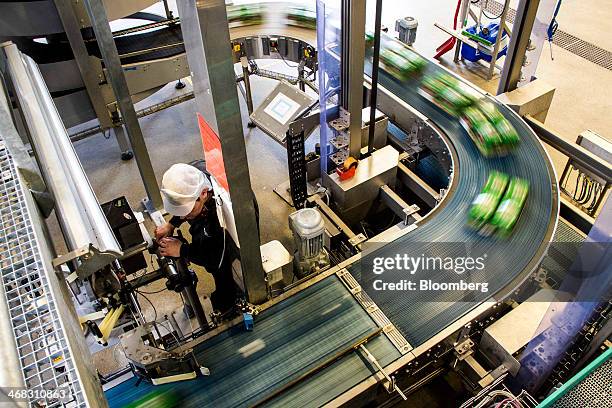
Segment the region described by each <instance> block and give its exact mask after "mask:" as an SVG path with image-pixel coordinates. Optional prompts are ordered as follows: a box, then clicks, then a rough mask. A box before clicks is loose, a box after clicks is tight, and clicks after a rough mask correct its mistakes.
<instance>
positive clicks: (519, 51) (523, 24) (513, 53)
mask: <svg viewBox="0 0 612 408" xmlns="http://www.w3.org/2000/svg"><path fill="white" fill-rule="evenodd" d="M539 5H540V0H521V1H520V3H519V6H518V9H517V11H516V17H515V18H514V24H513V25H512V36H511V37H510V44H509V45H508V54H507V55H506V61H505V62H504V68H503V69H502V73H501V79H500V80H499V86H498V88H497V94H498V95H499V94H503V93H504V92H510V91H513V90H515V89H516V88H517V84H518V83H519V82H520V80H521V69H522V68H523V61H524V59H525V53H526V52H527V47H528V46H529V38H530V37H531V32H532V30H533V23H534V21H535V19H536V15H537V13H538V6H539ZM502 21H504V20H503V19H502ZM500 32H501V30H500Z"/></svg>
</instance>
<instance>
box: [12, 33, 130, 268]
mask: <svg viewBox="0 0 612 408" xmlns="http://www.w3.org/2000/svg"><path fill="white" fill-rule="evenodd" d="M2 48H3V50H4V52H5V53H6V56H7V65H8V67H9V70H10V73H11V76H12V78H13V82H14V84H15V92H16V95H17V98H18V100H19V104H20V105H21V109H22V111H23V114H24V117H25V121H26V123H27V124H28V127H29V132H30V137H31V139H32V140H31V142H32V147H33V149H34V151H35V153H36V156H37V158H38V162H39V164H40V166H41V171H42V173H43V177H44V179H45V181H46V183H47V186H48V187H49V189H50V190H51V192H52V193H53V195H54V196H55V199H56V207H55V210H56V211H57V215H58V219H59V221H60V225H61V228H62V233H63V235H64V237H65V239H66V244H67V246H68V250H69V251H84V252H82V253H81V252H79V253H78V254H77V256H81V255H82V261H83V263H82V264H81V268H82V270H83V272H82V273H83V274H84V275H85V276H86V275H87V273H91V272H93V271H95V270H98V269H100V268H101V267H103V266H104V265H106V264H108V263H110V262H112V260H113V259H115V258H116V257H118V256H120V255H121V248H120V246H119V243H118V242H117V239H116V238H115V235H114V234H113V231H112V230H111V227H110V225H109V224H108V221H107V219H106V217H105V216H104V214H103V213H102V209H101V208H100V205H99V203H98V200H97V199H96V196H95V193H94V191H93V189H92V187H91V185H90V184H89V180H88V179H87V176H86V175H85V171H84V170H83V167H82V166H81V163H80V161H79V159H78V157H77V154H76V152H75V150H74V147H73V146H72V143H71V142H70V139H69V138H68V134H67V132H66V129H65V128H64V125H63V123H62V120H61V119H60V116H59V113H58V112H57V109H56V108H55V105H54V103H53V100H52V99H51V95H50V94H49V91H48V90H47V88H46V86H45V83H44V81H43V79H42V75H41V74H40V71H39V70H38V67H37V66H36V64H35V63H34V61H32V59H31V58H30V57H28V56H25V55H23V54H21V53H20V52H19V50H17V47H16V46H15V45H14V44H10V43H9V44H6V45H4V46H3V47H2Z"/></svg>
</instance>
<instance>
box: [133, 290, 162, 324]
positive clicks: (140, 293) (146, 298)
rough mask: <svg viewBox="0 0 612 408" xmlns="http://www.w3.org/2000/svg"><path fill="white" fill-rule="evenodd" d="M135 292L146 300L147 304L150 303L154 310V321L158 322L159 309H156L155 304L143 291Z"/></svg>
mask: <svg viewBox="0 0 612 408" xmlns="http://www.w3.org/2000/svg"><path fill="white" fill-rule="evenodd" d="M134 292H136V293H138V294H139V295H140V296H142V297H143V298H145V300H146V301H147V302H149V304H150V305H151V307H152V308H153V313H154V316H155V318H154V319H153V321H157V309H156V308H155V306H154V305H153V302H151V299H149V298H148V297H147V296H146V295H145V294H143V293H142V292H141V291H139V290H135V291H134Z"/></svg>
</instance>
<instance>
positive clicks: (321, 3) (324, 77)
mask: <svg viewBox="0 0 612 408" xmlns="http://www.w3.org/2000/svg"><path fill="white" fill-rule="evenodd" d="M340 27H341V15H340V0H317V50H318V54H317V60H318V63H319V70H318V71H319V72H318V74H319V105H320V110H321V116H320V124H321V128H320V145H321V174H323V173H327V161H328V155H329V135H330V132H331V131H330V129H329V127H328V125H327V122H328V120H329V119H330V118H329V111H336V110H337V108H338V107H339V100H340V98H339V95H340V84H341V80H340V54H341V48H340V47H341V43H342V42H341V38H340V35H341V32H340ZM334 108H335V109H334Z"/></svg>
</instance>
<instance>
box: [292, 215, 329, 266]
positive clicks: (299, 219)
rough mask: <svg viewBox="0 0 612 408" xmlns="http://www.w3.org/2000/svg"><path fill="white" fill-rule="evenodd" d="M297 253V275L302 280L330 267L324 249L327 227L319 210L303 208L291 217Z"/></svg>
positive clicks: (295, 262)
mask: <svg viewBox="0 0 612 408" xmlns="http://www.w3.org/2000/svg"><path fill="white" fill-rule="evenodd" d="M289 226H290V227H291V231H293V240H294V242H295V247H296V252H295V258H294V267H295V274H296V276H298V277H299V278H302V277H304V276H306V275H309V274H311V273H314V272H317V271H319V270H321V269H322V268H324V267H326V266H328V265H329V256H328V255H327V252H326V251H325V249H324V248H323V233H324V232H325V225H324V222H323V218H322V217H321V214H320V213H319V211H318V210H315V209H314V208H303V209H301V210H299V211H296V212H294V213H293V214H290V215H289Z"/></svg>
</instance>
